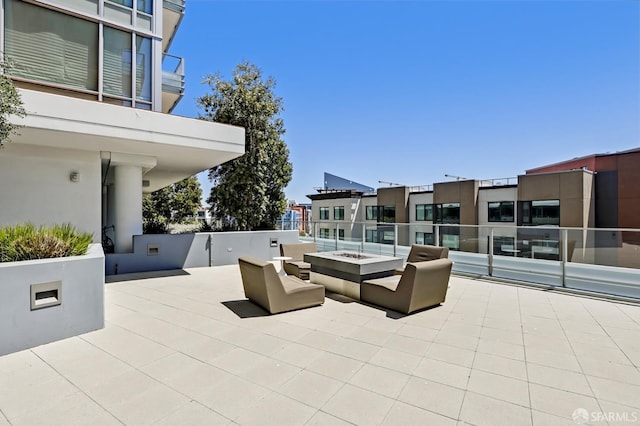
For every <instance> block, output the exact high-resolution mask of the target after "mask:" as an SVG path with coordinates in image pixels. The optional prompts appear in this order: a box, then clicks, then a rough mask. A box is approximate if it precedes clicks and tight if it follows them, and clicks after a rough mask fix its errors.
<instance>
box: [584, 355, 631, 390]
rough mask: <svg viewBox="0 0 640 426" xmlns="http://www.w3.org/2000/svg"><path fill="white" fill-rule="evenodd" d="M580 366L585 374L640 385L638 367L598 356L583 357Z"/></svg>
mask: <svg viewBox="0 0 640 426" xmlns="http://www.w3.org/2000/svg"><path fill="white" fill-rule="evenodd" d="M580 366H581V367H582V371H583V372H584V374H586V375H588V376H595V377H602V378H605V379H609V380H615V381H618V382H624V383H629V384H632V385H637V386H640V370H639V369H638V368H637V367H634V366H631V365H624V364H616V363H615V362H611V361H610V360H607V359H596V358H581V359H580Z"/></svg>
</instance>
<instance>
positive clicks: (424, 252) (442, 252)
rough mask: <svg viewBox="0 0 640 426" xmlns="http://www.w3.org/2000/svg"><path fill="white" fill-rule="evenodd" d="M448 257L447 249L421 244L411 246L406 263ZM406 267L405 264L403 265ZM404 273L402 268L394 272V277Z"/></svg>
mask: <svg viewBox="0 0 640 426" xmlns="http://www.w3.org/2000/svg"><path fill="white" fill-rule="evenodd" d="M448 257H449V248H448V247H437V246H429V245H422V244H414V245H412V246H411V250H410V251H409V256H407V263H415V262H428V261H431V260H435V259H447V258H448ZM405 266H406V264H405ZM403 271H404V266H403V267H402V268H397V269H396V270H395V273H396V275H401V274H402V272H403Z"/></svg>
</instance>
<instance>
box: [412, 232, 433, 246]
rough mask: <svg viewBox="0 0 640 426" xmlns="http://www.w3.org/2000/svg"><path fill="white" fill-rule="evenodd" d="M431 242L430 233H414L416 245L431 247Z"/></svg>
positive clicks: (431, 234) (431, 236)
mask: <svg viewBox="0 0 640 426" xmlns="http://www.w3.org/2000/svg"><path fill="white" fill-rule="evenodd" d="M433 241H434V240H433V233H432V232H416V244H428V245H433Z"/></svg>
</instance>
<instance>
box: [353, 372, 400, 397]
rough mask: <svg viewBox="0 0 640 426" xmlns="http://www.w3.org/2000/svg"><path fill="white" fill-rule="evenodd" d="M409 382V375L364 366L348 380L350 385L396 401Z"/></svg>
mask: <svg viewBox="0 0 640 426" xmlns="http://www.w3.org/2000/svg"><path fill="white" fill-rule="evenodd" d="M407 381H409V375H408V374H404V373H400V372H398V371H394V370H389V369H387V368H383V367H378V366H375V365H370V364H365V365H364V366H363V367H362V368H361V369H360V370H359V371H358V372H357V373H356V374H355V375H354V376H353V377H352V378H351V379H350V380H349V383H351V384H352V385H355V386H358V387H361V388H363V389H367V390H370V391H372V392H375V393H379V394H381V395H384V396H388V397H389V398H394V399H396V398H397V397H398V395H400V392H401V391H402V389H403V388H404V386H405V385H406V384H407Z"/></svg>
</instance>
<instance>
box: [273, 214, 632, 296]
mask: <svg viewBox="0 0 640 426" xmlns="http://www.w3.org/2000/svg"><path fill="white" fill-rule="evenodd" d="M279 227H282V228H283V229H298V230H301V232H300V234H301V239H303V240H308V241H314V242H316V244H317V246H318V249H319V250H320V251H329V250H352V251H358V252H365V253H375V254H386V255H392V256H398V257H403V258H405V259H406V257H407V255H408V253H409V250H410V248H411V245H412V244H430V245H437V246H445V247H449V250H450V252H449V258H451V259H452V260H453V261H454V267H453V269H454V272H458V273H464V274H472V275H476V276H487V277H494V278H501V279H507V280H516V281H521V282H528V283H535V284H541V285H547V286H556V287H567V288H573V289H579V290H587V291H595V292H600V293H607V294H612V295H617V296H623V297H631V298H636V299H640V229H617V228H611V229H610V228H607V229H605V228H584V229H583V228H561V227H557V226H504V225H495V226H489V225H457V224H428V225H425V224H416V223H412V224H406V223H370V222H366V223H362V222H359V223H349V222H339V221H338V222H336V221H314V222H306V223H302V222H300V221H297V222H296V223H294V224H292V223H288V222H287V223H281V224H279Z"/></svg>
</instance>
